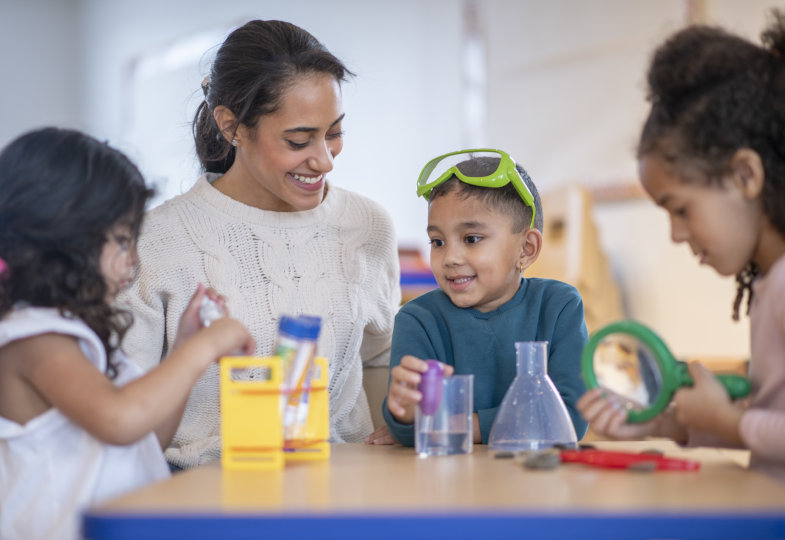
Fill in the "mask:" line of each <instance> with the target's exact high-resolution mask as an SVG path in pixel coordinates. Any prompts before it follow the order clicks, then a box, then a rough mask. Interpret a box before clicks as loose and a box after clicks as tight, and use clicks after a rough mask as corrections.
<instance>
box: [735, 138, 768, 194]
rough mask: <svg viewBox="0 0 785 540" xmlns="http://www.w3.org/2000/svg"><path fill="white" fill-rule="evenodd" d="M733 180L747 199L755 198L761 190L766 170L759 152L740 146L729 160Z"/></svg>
mask: <svg viewBox="0 0 785 540" xmlns="http://www.w3.org/2000/svg"><path fill="white" fill-rule="evenodd" d="M730 168H731V174H732V178H733V182H734V183H736V185H738V186H739V188H740V189H741V192H742V194H743V195H744V196H745V197H746V198H747V199H757V198H758V197H760V194H761V192H762V191H763V182H764V181H765V180H766V171H765V169H764V168H763V162H762V161H761V159H760V154H758V153H757V152H756V151H755V150H753V149H751V148H740V149H739V150H737V151H736V153H735V154H733V157H732V158H731V161H730Z"/></svg>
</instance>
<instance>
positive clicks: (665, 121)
mask: <svg viewBox="0 0 785 540" xmlns="http://www.w3.org/2000/svg"><path fill="white" fill-rule="evenodd" d="M773 19H774V20H773V22H772V24H771V25H770V26H769V27H768V28H767V29H766V30H765V31H764V32H763V34H762V35H761V39H762V42H763V44H764V46H763V47H761V46H758V45H755V44H753V43H751V42H749V41H747V40H745V39H742V38H740V37H738V36H735V35H732V34H730V33H728V32H726V31H724V30H722V29H720V28H712V27H707V26H693V27H689V28H686V29H684V30H681V31H680V32H677V33H676V34H674V35H673V36H672V37H670V38H669V39H668V40H667V41H666V42H665V43H663V44H662V45H661V46H660V47H659V48H658V49H657V50H656V52H655V54H654V57H653V59H652V62H651V65H650V67H649V72H648V79H647V80H648V100H649V101H650V102H651V111H650V112H649V116H648V118H647V120H646V122H645V124H644V126H643V130H642V132H641V136H640V141H639V144H638V157H639V158H640V157H643V156H646V155H657V156H658V157H660V158H662V159H663V160H664V161H665V163H666V164H667V165H668V166H669V167H671V168H672V169H673V170H676V171H678V174H679V176H680V177H681V178H683V179H684V180H685V181H687V182H691V183H700V184H703V185H719V184H721V183H722V182H723V180H724V177H725V176H726V175H727V173H729V172H730V166H731V161H732V158H733V156H734V154H735V153H736V151H737V150H739V149H741V148H750V149H752V150H754V151H755V152H757V153H758V155H759V156H760V159H761V161H762V163H763V168H764V173H765V182H764V185H763V191H762V194H761V200H762V202H763V210H764V212H765V214H766V216H767V217H768V219H769V220H770V221H771V223H772V224H773V225H774V227H775V228H776V229H777V230H778V231H779V232H780V233H781V234H783V235H785V59H784V58H783V55H784V54H785V17H784V16H783V14H782V13H781V12H779V11H773ZM757 273H758V270H757V268H756V267H755V265H754V263H752V262H750V263H749V265H748V266H747V267H746V268H745V269H744V270H743V271H742V272H740V273H739V275H738V276H736V280H737V282H738V289H737V294H736V299H735V300H734V305H733V318H734V320H738V318H739V306H740V304H741V302H742V299H743V297H744V294H745V291H746V292H747V294H748V297H747V302H748V304H747V311H748V312H749V303H750V302H751V300H752V289H751V283H752V280H753V279H754V278H755V276H756V275H757Z"/></svg>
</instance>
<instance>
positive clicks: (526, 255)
mask: <svg viewBox="0 0 785 540" xmlns="http://www.w3.org/2000/svg"><path fill="white" fill-rule="evenodd" d="M521 236H522V245H521V255H520V261H519V263H518V264H519V265H520V270H521V274H522V273H523V271H524V270H526V269H527V268H528V267H530V266H531V265H532V264H534V261H536V260H537V257H539V255H540V250H541V249H542V233H541V232H540V231H538V230H537V229H535V228H533V227H532V228H529V229H526V230H525V231H523V232H522V233H521Z"/></svg>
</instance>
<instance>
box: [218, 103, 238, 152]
mask: <svg viewBox="0 0 785 540" xmlns="http://www.w3.org/2000/svg"><path fill="white" fill-rule="evenodd" d="M213 118H214V119H215V123H216V125H217V126H218V129H219V130H221V134H222V135H223V136H224V139H226V142H228V143H229V144H232V145H235V146H236V144H235V141H236V140H237V131H238V129H237V128H238V126H237V117H236V116H235V115H234V113H233V112H232V111H230V110H229V109H228V108H227V107H224V106H223V105H218V106H217V107H216V108H215V110H214V111H213Z"/></svg>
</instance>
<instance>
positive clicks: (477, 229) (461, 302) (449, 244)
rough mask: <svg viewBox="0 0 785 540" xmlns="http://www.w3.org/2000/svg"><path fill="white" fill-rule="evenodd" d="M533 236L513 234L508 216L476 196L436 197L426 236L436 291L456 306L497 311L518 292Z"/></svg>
mask: <svg viewBox="0 0 785 540" xmlns="http://www.w3.org/2000/svg"><path fill="white" fill-rule="evenodd" d="M531 232H537V231H532V230H531V229H527V230H524V231H522V232H518V233H516V232H513V219H512V217H510V216H507V215H506V214H503V213H501V212H498V211H496V210H494V209H493V208H491V207H489V206H488V205H487V204H486V203H485V202H484V201H481V200H479V199H478V198H476V197H471V196H470V197H461V196H458V194H457V192H455V191H451V192H449V193H446V194H445V195H443V196H440V197H437V198H435V199H434V200H433V201H432V202H431V204H430V207H429V209H428V237H429V238H430V244H431V270H432V271H433V275H434V276H435V277H436V281H437V283H438V284H439V287H441V289H442V290H443V291H444V292H445V293H446V294H447V296H449V297H450V300H452V302H453V304H455V305H456V306H458V307H462V308H474V309H476V310H478V311H481V312H488V311H493V310H495V309H497V308H498V307H499V306H501V305H502V304H504V303H505V302H507V301H509V300H510V299H511V298H512V297H513V296H515V293H516V292H517V291H518V286H519V285H520V279H521V275H520V271H521V270H520V266H519V265H520V263H521V260H522V258H524V259H525V255H526V250H527V236H528V234H529V233H531ZM537 251H539V246H538V249H537ZM535 257H536V255H535ZM525 266H526V264H525Z"/></svg>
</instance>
